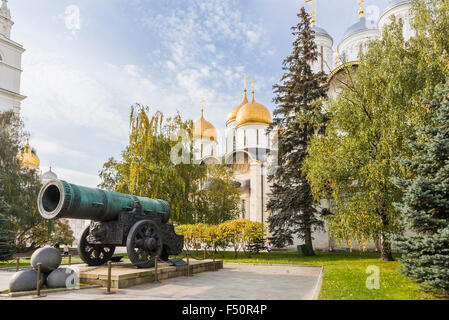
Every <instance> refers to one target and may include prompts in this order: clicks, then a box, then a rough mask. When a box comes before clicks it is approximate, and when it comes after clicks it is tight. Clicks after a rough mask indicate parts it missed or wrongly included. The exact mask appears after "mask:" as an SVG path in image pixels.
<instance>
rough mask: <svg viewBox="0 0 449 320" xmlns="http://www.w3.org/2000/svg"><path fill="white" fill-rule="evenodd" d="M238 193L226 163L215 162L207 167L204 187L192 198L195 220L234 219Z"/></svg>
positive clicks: (236, 214)
mask: <svg viewBox="0 0 449 320" xmlns="http://www.w3.org/2000/svg"><path fill="white" fill-rule="evenodd" d="M239 201H240V193H239V190H238V189H237V188H236V186H235V184H234V181H233V176H232V170H231V168H230V167H229V166H227V165H222V164H215V165H209V166H208V168H207V179H206V180H205V183H204V188H202V189H200V190H199V191H198V192H197V193H196V195H195V198H194V208H195V218H194V220H195V222H197V223H198V222H202V223H206V224H219V223H222V222H224V221H227V220H232V219H235V218H236V217H237V216H238V214H239Z"/></svg>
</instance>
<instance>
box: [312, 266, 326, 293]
mask: <svg viewBox="0 0 449 320" xmlns="http://www.w3.org/2000/svg"><path fill="white" fill-rule="evenodd" d="M323 274H324V266H321V272H320V275H319V277H318V281H317V282H316V285H315V288H314V289H313V293H312V300H318V297H319V295H320V291H321V285H322V284H323Z"/></svg>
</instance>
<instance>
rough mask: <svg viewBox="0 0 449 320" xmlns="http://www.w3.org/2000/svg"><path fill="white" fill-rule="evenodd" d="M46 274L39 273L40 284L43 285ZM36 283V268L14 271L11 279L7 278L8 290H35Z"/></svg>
mask: <svg viewBox="0 0 449 320" xmlns="http://www.w3.org/2000/svg"><path fill="white" fill-rule="evenodd" d="M45 278H46V275H45V274H44V273H41V279H40V281H39V283H40V285H41V286H43V285H44V283H45ZM36 284H37V271H36V270H25V271H20V272H16V273H15V274H14V275H13V277H12V278H11V280H9V291H10V292H19V291H32V290H36Z"/></svg>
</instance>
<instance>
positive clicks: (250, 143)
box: [236, 124, 269, 150]
mask: <svg viewBox="0 0 449 320" xmlns="http://www.w3.org/2000/svg"><path fill="white" fill-rule="evenodd" d="M267 127H268V125H266V124H246V125H243V126H240V127H238V128H237V130H236V148H237V150H243V149H245V148H268V144H269V142H268V140H269V137H268V135H267ZM245 137H246V138H245Z"/></svg>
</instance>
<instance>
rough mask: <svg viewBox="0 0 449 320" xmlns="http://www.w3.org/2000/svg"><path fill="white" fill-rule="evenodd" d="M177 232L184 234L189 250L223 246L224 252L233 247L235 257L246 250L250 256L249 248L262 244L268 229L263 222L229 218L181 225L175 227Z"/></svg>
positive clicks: (185, 245)
mask: <svg viewBox="0 0 449 320" xmlns="http://www.w3.org/2000/svg"><path fill="white" fill-rule="evenodd" d="M175 231H176V233H177V234H180V235H183V236H184V248H185V250H187V251H190V250H199V249H201V248H202V249H204V250H205V251H206V250H210V249H212V250H213V252H214V253H215V252H217V249H218V248H222V250H223V252H224V250H226V249H227V248H228V247H232V248H233V249H234V252H235V257H237V254H238V252H239V251H244V252H245V253H246V254H247V255H248V256H249V255H250V252H249V251H248V248H250V247H251V246H252V245H255V244H260V241H261V239H263V237H264V235H265V233H266V230H265V227H264V226H263V224H262V223H260V222H253V221H250V220H245V219H238V220H228V221H226V222H223V223H220V224H219V225H207V224H203V223H199V224H188V225H179V226H176V227H175Z"/></svg>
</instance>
